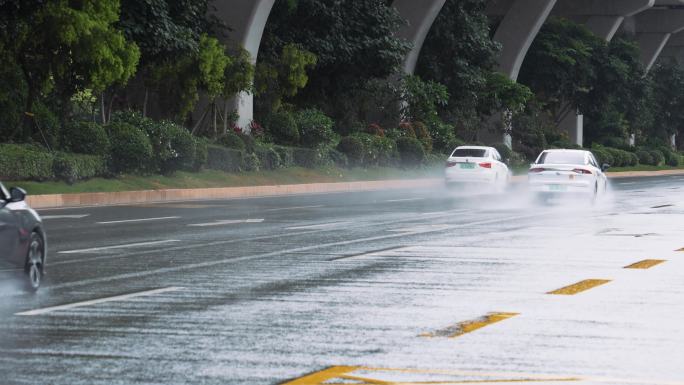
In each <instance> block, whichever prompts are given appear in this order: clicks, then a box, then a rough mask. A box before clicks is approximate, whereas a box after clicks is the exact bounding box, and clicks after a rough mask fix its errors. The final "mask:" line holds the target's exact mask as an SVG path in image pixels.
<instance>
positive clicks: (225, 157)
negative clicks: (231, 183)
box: [207, 144, 243, 172]
mask: <svg viewBox="0 0 684 385" xmlns="http://www.w3.org/2000/svg"><path fill="white" fill-rule="evenodd" d="M242 157H243V153H242V151H238V150H234V149H230V148H226V147H223V146H218V145H215V144H210V145H208V146H207V168H208V169H210V170H220V171H226V172H239V171H241V170H242Z"/></svg>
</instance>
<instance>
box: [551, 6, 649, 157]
mask: <svg viewBox="0 0 684 385" xmlns="http://www.w3.org/2000/svg"><path fill="white" fill-rule="evenodd" d="M653 5H654V0H558V3H557V4H556V7H555V8H554V9H553V15H554V16H562V17H567V18H570V19H573V20H575V21H576V22H579V23H583V24H584V25H585V26H586V27H587V28H588V29H589V30H590V31H591V32H592V33H594V34H595V35H596V36H598V37H600V38H602V39H603V40H605V41H608V42H609V41H611V40H612V39H613V36H615V33H616V32H617V31H618V29H619V28H620V26H622V23H623V21H624V20H625V17H628V16H633V15H635V14H638V13H640V12H643V11H645V10H647V9H649V8H651V7H653ZM559 127H560V128H561V129H564V130H565V131H567V132H568V134H569V136H570V140H571V141H572V142H573V143H574V144H577V145H579V146H583V145H584V116H583V115H581V114H568V116H566V117H565V118H564V119H563V120H562V121H561V122H560V124H559Z"/></svg>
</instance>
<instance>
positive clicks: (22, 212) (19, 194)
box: [0, 183, 47, 291]
mask: <svg viewBox="0 0 684 385" xmlns="http://www.w3.org/2000/svg"><path fill="white" fill-rule="evenodd" d="M25 199H26V191H24V190H22V189H20V188H16V187H13V188H11V189H10V190H9V191H8V190H7V189H6V188H5V186H3V184H2V183H0V266H3V265H4V266H8V265H9V267H10V268H18V269H23V271H24V273H25V274H26V276H27V277H28V280H27V286H28V288H29V289H30V290H34V291H35V290H38V287H39V286H40V280H41V277H42V276H43V274H44V272H45V256H46V251H47V243H46V237H45V231H44V230H43V222H42V220H41V219H40V216H39V215H38V213H36V211H35V210H33V209H32V208H30V207H29V205H28V204H27V203H26V201H25Z"/></svg>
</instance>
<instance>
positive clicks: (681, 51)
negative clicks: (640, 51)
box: [659, 32, 684, 65]
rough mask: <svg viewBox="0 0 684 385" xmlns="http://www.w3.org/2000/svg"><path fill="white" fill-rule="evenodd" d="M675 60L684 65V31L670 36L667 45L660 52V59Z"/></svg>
mask: <svg viewBox="0 0 684 385" xmlns="http://www.w3.org/2000/svg"><path fill="white" fill-rule="evenodd" d="M663 59H665V60H674V61H675V62H676V63H677V64H679V65H684V32H679V33H676V34H673V35H672V36H670V39H669V40H668V41H667V45H666V46H665V48H663V50H662V51H661V53H660V57H659V60H663Z"/></svg>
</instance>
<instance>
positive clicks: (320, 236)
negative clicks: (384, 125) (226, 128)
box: [0, 177, 684, 385]
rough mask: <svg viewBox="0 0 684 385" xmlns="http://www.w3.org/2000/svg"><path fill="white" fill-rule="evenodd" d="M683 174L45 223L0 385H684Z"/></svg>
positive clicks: (172, 209)
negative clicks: (593, 193)
mask: <svg viewBox="0 0 684 385" xmlns="http://www.w3.org/2000/svg"><path fill="white" fill-rule="evenodd" d="M682 183H683V181H682V180H681V177H663V178H650V179H623V180H616V181H614V182H613V191H612V193H611V194H610V195H609V196H608V197H606V198H605V199H603V200H602V201H601V202H599V203H597V204H596V205H591V204H590V203H589V202H582V201H578V202H564V203H563V204H551V205H543V206H541V205H536V204H535V203H534V202H532V201H531V200H530V199H529V198H528V197H527V195H525V194H524V193H523V192H521V191H517V190H513V191H512V192H510V193H509V194H507V195H506V196H480V197H477V196H462V195H458V194H448V193H447V192H446V191H403V192H398V191H393V192H373V193H349V194H328V195H312V196H300V197H288V198H285V197H281V198H264V199H246V200H232V201H210V202H183V203H169V204H152V205H141V206H119V207H99V208H97V207H96V208H81V209H62V210H45V211H43V212H41V214H42V215H44V217H45V222H46V227H47V229H48V234H49V240H50V247H51V250H50V254H49V263H48V275H47V276H46V279H45V282H44V285H45V286H44V287H43V288H41V291H40V292H39V293H38V294H37V295H30V294H28V293H25V292H23V291H22V289H21V285H20V283H18V282H17V280H16V279H15V277H14V275H15V272H10V271H0V279H1V280H0V282H1V283H0V298H1V299H2V300H1V301H0V322H1V323H2V325H3V327H2V332H0V373H2V374H3V376H2V381H0V383H2V384H8V385H10V384H88V385H90V384H291V385H294V384H296V385H303V384H428V383H430V384H463V383H482V384H490V383H492V384H493V383H520V382H522V383H527V382H529V383H544V384H557V383H558V384H560V383H567V382H574V383H579V384H644V385H645V384H684V366H683V365H682V362H684V349H682V346H684V333H682V332H681V331H682V327H681V325H682V324H683V323H684V312H683V311H682V303H684V253H682V252H681V250H680V249H683V250H684V236H682V235H683V234H684V190H681V189H675V188H677V187H679V186H681V184H682Z"/></svg>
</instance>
